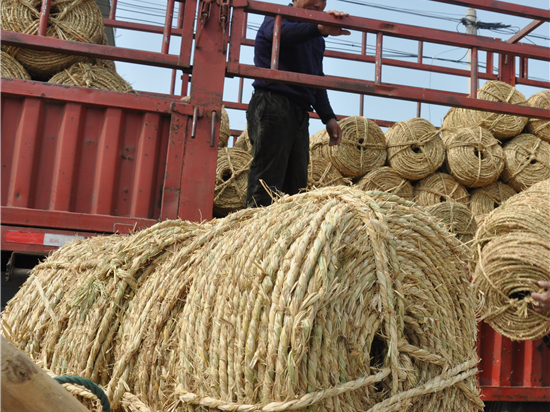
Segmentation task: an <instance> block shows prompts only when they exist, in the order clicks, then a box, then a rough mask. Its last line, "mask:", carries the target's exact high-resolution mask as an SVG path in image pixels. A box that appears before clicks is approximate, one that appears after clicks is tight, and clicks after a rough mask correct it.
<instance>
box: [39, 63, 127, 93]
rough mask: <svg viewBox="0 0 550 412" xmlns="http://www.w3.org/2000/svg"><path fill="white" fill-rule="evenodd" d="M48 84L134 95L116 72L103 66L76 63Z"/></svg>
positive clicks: (55, 76)
mask: <svg viewBox="0 0 550 412" xmlns="http://www.w3.org/2000/svg"><path fill="white" fill-rule="evenodd" d="M48 83H57V84H66V85H69V86H78V87H89V88H93V89H101V90H110V91H112V92H124V93H134V89H132V86H130V84H129V83H128V82H127V81H126V80H124V79H123V78H122V77H120V75H119V74H118V73H117V72H116V71H115V70H112V69H110V68H108V67H106V66H103V65H101V66H100V65H91V64H89V63H76V64H74V65H72V66H71V67H69V68H68V69H65V70H63V71H62V72H59V73H57V74H56V75H54V76H53V77H52V78H51V79H50V80H48Z"/></svg>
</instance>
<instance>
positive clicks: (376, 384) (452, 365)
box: [3, 187, 483, 412]
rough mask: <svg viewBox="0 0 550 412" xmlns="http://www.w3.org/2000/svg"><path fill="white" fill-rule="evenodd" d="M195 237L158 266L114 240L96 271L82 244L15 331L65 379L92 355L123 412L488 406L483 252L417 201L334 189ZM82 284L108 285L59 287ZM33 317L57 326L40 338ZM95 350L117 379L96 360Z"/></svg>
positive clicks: (50, 274)
mask: <svg viewBox="0 0 550 412" xmlns="http://www.w3.org/2000/svg"><path fill="white" fill-rule="evenodd" d="M188 229H190V230H189V231H186V232H185V233H187V237H186V238H185V239H183V238H181V237H180V238H178V242H174V240H172V241H170V242H166V244H167V246H166V247H165V248H164V249H161V248H160V246H161V245H160V244H157V245H156V246H155V248H154V250H155V252H153V254H152V255H150V254H149V255H148V258H145V256H144V255H143V252H144V251H145V249H144V248H143V247H142V244H141V243H138V245H136V248H132V247H131V245H132V241H131V240H130V239H133V240H136V238H128V239H127V240H120V238H118V237H117V238H116V239H117V240H118V241H121V243H124V245H125V246H124V247H122V246H121V245H118V243H117V242H116V241H114V240H113V241H110V240H108V241H105V243H109V245H110V247H109V249H110V250H111V251H112V252H113V255H112V256H107V254H106V253H105V254H104V255H105V256H104V257H107V259H104V260H103V261H101V262H100V261H98V260H96V261H95V262H94V263H95V264H96V265H93V264H92V265H90V263H91V262H90V261H89V260H90V259H89V256H81V258H83V259H77V257H78V256H79V255H81V254H82V252H83V251H85V250H86V247H85V246H86V245H87V244H88V243H93V242H96V243H98V240H93V239H90V240H87V241H82V242H78V243H76V244H75V245H68V246H66V247H64V248H62V249H60V250H59V251H58V252H56V254H55V256H53V255H52V257H50V258H49V259H48V260H47V261H46V262H44V263H43V264H42V267H41V268H37V269H35V271H34V272H33V276H34V278H35V279H37V280H36V281H35V280H31V281H29V282H28V283H27V284H26V285H25V286H24V291H22V292H20V293H19V294H18V295H17V296H16V298H15V299H14V300H13V301H11V302H10V305H9V307H8V309H7V310H6V313H5V314H4V315H3V320H5V321H6V322H5V323H6V325H7V327H9V328H10V329H11V330H12V331H13V332H14V335H24V334H25V333H31V334H36V335H35V336H34V338H35V339H34V341H33V342H32V344H30V345H24V346H25V347H26V348H27V349H29V350H30V351H31V352H33V353H34V354H35V355H37V356H36V357H35V359H44V360H45V361H46V362H44V363H45V365H46V366H48V367H49V364H51V363H52V359H53V357H51V356H48V355H47V354H48V350H49V351H50V352H54V353H58V356H59V358H63V359H68V360H69V361H68V362H67V363H65V364H64V365H65V368H66V369H74V368H75V366H73V365H74V362H72V361H70V359H71V358H75V359H76V358H78V357H81V358H83V359H84V361H83V362H82V364H83V366H84V367H83V368H82V370H83V371H84V372H85V373H88V374H90V375H92V374H93V373H92V372H93V371H94V369H99V370H102V371H105V375H106V377H107V379H108V380H109V383H108V385H107V388H106V389H107V390H106V393H107V396H108V398H109V400H110V402H111V405H112V408H113V410H115V411H119V410H131V409H130V408H132V407H133V404H132V403H131V399H141V401H143V403H145V404H146V405H148V407H149V408H150V409H151V410H171V411H174V412H179V411H184V410H185V411H187V410H189V408H190V407H193V406H200V407H202V408H212V409H221V410H241V411H252V410H264V411H266V412H267V411H282V410H289V409H295V410H296V409H306V408H308V407H309V406H312V407H316V408H319V409H320V410H329V409H330V410H336V411H338V410H340V411H351V410H370V411H372V412H375V411H382V410H383V411H399V410H404V409H407V410H408V411H412V412H415V411H425V410H432V409H433V410H459V409H460V410H462V411H477V410H481V409H482V408H483V403H482V402H481V401H480V398H479V390H478V387H477V383H476V379H475V374H476V372H477V368H476V364H477V361H478V359H477V353H476V350H475V346H476V323H475V316H474V307H473V303H472V298H473V296H472V291H471V289H470V284H469V282H468V275H467V272H466V270H465V268H464V265H463V262H464V259H465V258H466V257H467V255H468V249H467V248H465V247H464V246H463V245H462V244H461V243H460V242H459V241H458V240H457V239H456V238H455V237H454V236H451V235H449V233H448V232H446V231H444V230H443V229H442V228H441V227H440V226H439V225H438V224H437V222H436V220H435V218H433V217H432V216H430V215H428V214H427V213H426V212H424V211H423V210H422V209H420V208H418V207H417V206H416V205H414V204H413V203H411V202H408V201H405V200H403V199H401V198H399V197H397V196H393V195H388V194H383V193H380V192H368V193H367V192H363V191H359V190H353V189H351V188H345V187H331V188H324V189H319V190H317V191H314V192H309V193H305V194H301V195H296V196H292V197H285V198H283V199H282V200H280V201H278V202H277V203H275V204H274V205H272V206H271V207H268V208H260V209H247V210H244V211H241V212H238V213H233V214H231V215H229V216H228V217H227V218H224V219H219V220H217V221H213V222H211V223H208V224H202V225H200V227H198V226H195V227H194V229H192V228H188ZM138 235H139V234H136V235H134V236H138ZM164 237H165V234H164V233H160V232H158V233H156V234H154V232H153V231H150V232H149V235H148V236H145V237H143V238H142V240H145V239H149V240H151V241H152V240H153V239H156V241H157V242H158V241H161V240H163V239H164ZM176 243H177V244H176ZM178 245H179V246H178ZM76 246H79V247H80V249H79V248H78V247H76ZM143 246H145V245H143ZM97 248H98V246H97V245H96V249H97ZM99 249H100V250H101V247H99ZM66 252H69V253H70V256H71V257H70V259H69V260H68V261H65V262H64V261H63V256H64V255H65V253H66ZM94 257H96V259H99V255H97V254H95V255H94ZM86 258H87V259H86ZM122 262H124V263H122ZM52 264H54V265H55V266H56V268H57V269H59V268H62V269H61V270H56V271H53V270H52V266H51V265H52ZM131 268H133V269H134V270H137V272H139V273H140V275H137V272H136V273H133V270H131ZM68 273H71V274H72V275H73V279H77V278H79V277H80V276H82V277H84V278H86V279H87V280H88V282H89V281H90V280H91V279H92V278H93V277H92V276H90V275H91V273H95V274H99V273H107V274H109V275H108V276H103V277H101V278H97V280H96V286H95V288H89V290H91V291H94V290H96V291H101V290H102V288H104V289H105V290H104V292H103V293H101V292H94V293H92V294H91V295H92V296H90V297H87V296H85V297H83V298H82V299H81V300H80V301H79V302H78V303H77V304H75V305H74V306H68V305H66V304H65V301H67V300H69V301H70V300H72V299H71V297H72V298H73V299H74V296H75V293H74V292H73V291H72V287H71V286H72V285H71V284H70V282H66V283H62V284H63V285H65V287H66V290H65V291H63V293H60V291H58V290H57V289H55V288H53V289H52V288H49V285H50V284H58V285H59V284H61V283H60V281H61V278H63V279H64V278H66V277H67V275H68ZM76 275H79V277H77V276H76ZM136 275H137V276H136ZM115 279H117V281H115ZM46 280H49V282H46ZM132 280H133V281H132ZM125 282H129V283H131V285H132V286H131V287H128V286H124V285H123V284H124V283H125ZM38 285H42V286H41V287H42V289H41V290H42V293H40V292H39V290H38ZM114 285H117V286H118V287H117V288H115V289H114V290H113V289H112V286H114ZM73 287H74V288H76V289H78V290H80V291H81V287H77V286H76V285H75V286H73ZM30 295H33V296H34V297H35V299H36V301H35V304H31V302H29V301H28V299H27V297H28V296H30ZM76 295H78V294H76ZM98 295H99V296H98ZM40 296H42V297H40ZM99 297H101V298H99ZM98 300H103V301H104V302H105V303H107V302H109V303H108V304H107V307H105V305H103V304H100V302H98ZM46 306H48V307H49V308H50V309H51V311H52V312H54V315H55V316H56V319H52V318H50V317H48V315H44V314H43V313H44V312H48V310H47V309H46ZM62 307H63V309H64V310H63V311H61V310H60V309H61V308H62ZM108 308H113V309H114V308H117V309H116V311H115V312H113V311H111V310H106V309H108ZM33 310H36V311H37V314H38V316H37V318H38V319H42V322H41V323H40V324H39V325H35V326H37V327H36V328H34V327H33V328H28V326H29V325H28V322H31V321H36V318H35V317H33V316H32V315H31V314H30V313H29V311H33ZM65 311H66V313H65ZM19 312H24V313H22V315H21V316H19ZM114 313H116V314H117V315H118V318H115V317H113V316H112V315H113V314H114ZM62 314H64V315H65V317H64V318H63V319H61V315H62ZM105 317H106V318H107V319H104V318H105ZM58 320H61V322H57V321H58ZM99 320H100V322H99V323H98V321H99ZM25 322H27V323H26V324H25V325H23V324H20V323H25ZM88 324H95V325H96V328H95V332H94V328H93V327H88ZM98 324H104V325H105V327H106V329H101V328H97V325H98ZM58 325H59V326H58ZM73 328H74V329H76V330H75V331H73V332H72V333H64V334H58V335H57V339H51V338H53V336H52V332H53V331H55V330H56V329H64V330H68V329H73ZM107 332H109V333H107ZM111 332H112V334H111ZM39 335H40V336H39ZM80 335H83V336H84V339H82V338H81V339H78V338H79V336H80ZM39 337H40V339H38V338H39ZM71 337H72V338H71ZM69 338H71V339H69ZM66 339H69V341H72V342H74V344H73V345H72V346H71V345H66V344H65V342H66ZM15 340H16V341H17V339H15ZM96 341H97V344H98V348H100V350H99V351H98V354H102V356H96V359H99V358H102V359H103V360H105V362H104V365H105V366H104V367H103V368H99V366H97V367H95V366H94V364H95V365H97V362H91V363H90V364H89V365H88V362H87V360H88V359H89V358H90V353H89V352H90V349H91V348H92V347H94V346H95V342H96ZM27 342H29V339H27ZM86 342H90V343H86ZM107 343H108V345H107ZM61 348H63V351H61ZM358 353H359V354H361V356H357V354H358ZM113 364H114V369H113V370H112V371H111V370H110V368H109V366H110V365H113ZM61 366H62V365H61V364H60V365H58V366H55V365H54V368H60V367H61ZM52 370H53V368H52ZM66 372H67V373H70V372H69V371H66ZM55 373H57V372H55ZM63 373H65V371H63ZM100 375H101V374H99V375H98V376H97V377H98V378H99V377H100ZM130 392H131V393H133V394H135V395H131V394H129V393H130Z"/></svg>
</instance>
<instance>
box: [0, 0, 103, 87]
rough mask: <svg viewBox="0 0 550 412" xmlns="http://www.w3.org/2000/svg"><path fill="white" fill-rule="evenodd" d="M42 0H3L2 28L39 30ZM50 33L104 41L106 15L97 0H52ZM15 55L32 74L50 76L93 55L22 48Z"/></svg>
mask: <svg viewBox="0 0 550 412" xmlns="http://www.w3.org/2000/svg"><path fill="white" fill-rule="evenodd" d="M40 8H41V1H40V0H3V1H2V4H1V12H2V29H3V30H9V31H14V32H17V33H26V34H38V26H39V22H40ZM46 36H47V37H53V38H56V39H64V40H73V41H79V42H84V43H95V44H101V43H102V41H103V37H104V36H105V34H104V32H103V16H102V15H101V11H100V10H99V7H98V6H97V4H96V2H95V1H94V0H52V3H51V9H50V16H49V19H48V28H47V31H46ZM14 56H15V58H16V59H17V60H19V62H20V63H21V64H22V65H23V66H24V67H25V68H26V69H27V71H28V72H29V73H30V74H31V76H33V77H36V78H42V79H45V78H48V77H50V76H52V75H54V74H55V73H58V72H60V71H61V70H64V69H66V68H67V67H70V66H71V65H73V64H75V63H78V62H89V61H90V59H89V58H86V57H82V56H76V55H71V54H63V53H55V52H48V51H42V50H32V49H26V48H19V49H17V50H16V51H15V55H14Z"/></svg>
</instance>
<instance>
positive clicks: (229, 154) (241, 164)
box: [214, 147, 252, 216]
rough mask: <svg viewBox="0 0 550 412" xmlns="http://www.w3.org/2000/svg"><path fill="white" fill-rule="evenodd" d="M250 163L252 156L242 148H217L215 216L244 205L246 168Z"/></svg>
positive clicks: (246, 184)
mask: <svg viewBox="0 0 550 412" xmlns="http://www.w3.org/2000/svg"><path fill="white" fill-rule="evenodd" d="M251 163H252V156H251V155H250V154H249V153H247V152H245V151H244V150H240V149H236V148H234V147H232V148H227V147H224V148H221V149H219V150H218V163H217V166H216V187H215V189H214V213H215V214H216V216H225V215H227V214H228V213H231V212H235V211H236V210H239V209H242V208H243V207H245V205H246V190H247V187H248V170H249V169H250V164H251Z"/></svg>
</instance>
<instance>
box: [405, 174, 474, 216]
mask: <svg viewBox="0 0 550 412" xmlns="http://www.w3.org/2000/svg"><path fill="white" fill-rule="evenodd" d="M413 189H414V201H415V202H416V203H417V204H418V205H420V206H424V207H426V206H432V205H435V204H437V203H443V202H457V203H462V204H465V205H468V204H469V202H470V194H469V193H468V190H466V188H465V187H464V186H463V185H461V184H460V183H458V182H457V181H456V180H455V179H454V178H453V177H452V176H451V175H448V174H447V173H440V172H438V173H434V174H433V175H430V176H428V177H425V178H424V179H422V180H421V181H419V182H418V183H417V184H416V185H414V186H413Z"/></svg>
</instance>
